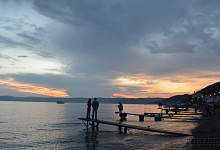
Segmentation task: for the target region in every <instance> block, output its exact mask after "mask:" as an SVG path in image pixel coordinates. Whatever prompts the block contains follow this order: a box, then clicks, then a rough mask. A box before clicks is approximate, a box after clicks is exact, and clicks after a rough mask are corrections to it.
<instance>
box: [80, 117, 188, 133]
mask: <svg viewBox="0 0 220 150" xmlns="http://www.w3.org/2000/svg"><path fill="white" fill-rule="evenodd" d="M78 119H79V120H82V121H87V124H85V125H86V127H87V128H88V123H89V122H96V123H98V124H107V125H113V126H118V127H119V128H121V127H124V131H125V132H127V129H128V128H129V129H137V130H143V131H150V132H158V133H164V134H171V135H176V136H191V135H190V134H184V133H177V132H170V131H165V130H159V129H152V128H149V127H141V126H137V125H130V124H124V123H123V124H121V123H117V122H110V121H104V120H93V119H87V118H78Z"/></svg>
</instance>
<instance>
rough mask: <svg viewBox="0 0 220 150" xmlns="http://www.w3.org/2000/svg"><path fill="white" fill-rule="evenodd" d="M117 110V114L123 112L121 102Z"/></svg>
mask: <svg viewBox="0 0 220 150" xmlns="http://www.w3.org/2000/svg"><path fill="white" fill-rule="evenodd" d="M118 110H119V113H121V112H122V110H123V105H122V103H121V102H119V105H118Z"/></svg>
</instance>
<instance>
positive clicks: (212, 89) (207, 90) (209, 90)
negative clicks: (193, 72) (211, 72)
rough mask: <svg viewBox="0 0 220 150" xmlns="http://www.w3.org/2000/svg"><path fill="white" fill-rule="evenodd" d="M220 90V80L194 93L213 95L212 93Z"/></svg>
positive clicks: (217, 92)
mask: <svg viewBox="0 0 220 150" xmlns="http://www.w3.org/2000/svg"><path fill="white" fill-rule="evenodd" d="M219 92H220V82H216V83H214V84H211V85H209V86H207V87H205V88H203V89H202V90H200V91H198V92H196V93H202V94H203V95H208V96H209V95H210V94H211V95H213V94H214V93H215V94H217V95H219Z"/></svg>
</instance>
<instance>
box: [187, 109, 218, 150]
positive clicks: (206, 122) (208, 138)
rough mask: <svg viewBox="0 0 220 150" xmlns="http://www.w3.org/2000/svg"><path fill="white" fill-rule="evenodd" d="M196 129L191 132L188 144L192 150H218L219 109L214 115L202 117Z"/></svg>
mask: <svg viewBox="0 0 220 150" xmlns="http://www.w3.org/2000/svg"><path fill="white" fill-rule="evenodd" d="M201 119H202V120H199V121H198V122H197V123H198V125H197V127H195V128H194V129H193V130H192V135H193V137H192V139H191V140H190V141H189V143H188V144H190V145H191V149H192V150H197V149H198V150H201V149H216V148H217V149H219V148H220V109H216V115H214V114H213V112H212V115H211V116H202V117H201Z"/></svg>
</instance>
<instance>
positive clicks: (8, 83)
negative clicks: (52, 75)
mask: <svg viewBox="0 0 220 150" xmlns="http://www.w3.org/2000/svg"><path fill="white" fill-rule="evenodd" d="M0 86H1V87H3V88H6V89H10V90H14V91H18V92H25V93H33V94H38V95H45V96H51V97H69V95H68V94H67V93H66V90H63V89H55V88H47V87H43V86H39V85H35V84H28V83H22V82H18V81H15V80H14V79H13V78H10V79H7V80H3V79H0Z"/></svg>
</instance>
